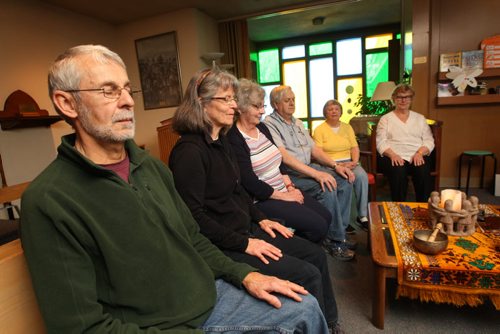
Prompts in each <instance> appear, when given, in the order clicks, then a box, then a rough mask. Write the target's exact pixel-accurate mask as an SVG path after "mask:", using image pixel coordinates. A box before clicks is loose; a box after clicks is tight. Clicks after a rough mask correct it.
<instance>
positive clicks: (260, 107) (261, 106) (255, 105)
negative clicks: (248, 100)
mask: <svg viewBox="0 0 500 334" xmlns="http://www.w3.org/2000/svg"><path fill="white" fill-rule="evenodd" d="M252 107H254V108H255V109H258V110H260V109H266V107H267V105H265V104H262V105H260V106H259V105H257V104H252Z"/></svg>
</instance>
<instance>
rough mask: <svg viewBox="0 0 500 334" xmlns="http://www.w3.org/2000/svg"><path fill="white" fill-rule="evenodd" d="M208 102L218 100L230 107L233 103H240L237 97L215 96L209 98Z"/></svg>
mask: <svg viewBox="0 0 500 334" xmlns="http://www.w3.org/2000/svg"><path fill="white" fill-rule="evenodd" d="M207 100H217V101H221V102H223V103H225V104H227V105H228V106H229V105H231V102H233V101H234V103H238V98H237V97H236V96H214V97H209V98H207Z"/></svg>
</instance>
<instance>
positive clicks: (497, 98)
mask: <svg viewBox="0 0 500 334" xmlns="http://www.w3.org/2000/svg"><path fill="white" fill-rule="evenodd" d="M446 73H447V72H439V73H438V81H440V82H442V81H451V79H449V78H447V77H446ZM498 78H500V68H489V69H484V70H483V73H481V75H478V76H477V77H476V79H494V80H495V79H498ZM492 103H500V94H487V95H463V96H443V97H438V98H437V105H438V106H447V105H467V104H492Z"/></svg>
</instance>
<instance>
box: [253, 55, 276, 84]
mask: <svg viewBox="0 0 500 334" xmlns="http://www.w3.org/2000/svg"><path fill="white" fill-rule="evenodd" d="M257 73H258V74H259V75H258V81H259V82H260V83H268V82H277V81H280V61H279V51H278V49H269V50H261V51H259V61H258V63H257Z"/></svg>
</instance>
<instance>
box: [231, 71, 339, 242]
mask: <svg viewBox="0 0 500 334" xmlns="http://www.w3.org/2000/svg"><path fill="white" fill-rule="evenodd" d="M264 96H265V91H264V89H263V88H262V87H260V86H259V85H258V84H257V83H255V82H252V81H250V80H247V79H241V80H240V86H239V91H238V110H239V116H238V117H237V120H236V122H235V124H234V125H233V127H232V128H231V129H230V130H229V132H228V134H227V137H228V139H229V142H230V143H231V145H232V148H233V150H234V152H235V155H236V158H237V161H238V165H239V169H240V174H241V184H242V185H243V187H244V188H245V190H246V191H247V192H248V193H249V194H250V195H251V196H252V197H253V198H254V200H255V201H256V203H255V205H256V206H257V208H259V209H260V210H261V211H262V212H264V213H265V214H266V215H267V216H268V217H272V218H277V219H280V220H283V222H284V223H285V225H286V226H289V227H292V228H293V229H294V230H295V232H296V233H297V235H299V236H301V237H304V238H306V239H308V240H311V241H313V242H320V241H322V240H323V238H324V237H325V235H326V232H327V231H328V226H329V224H330V221H331V219H332V216H331V214H330V212H329V211H328V210H327V209H326V208H325V207H324V206H323V205H321V204H320V203H319V202H318V201H316V200H315V199H313V198H312V197H310V196H308V195H306V194H303V193H302V192H301V191H300V190H299V189H297V188H295V186H294V184H293V183H292V181H291V180H290V178H289V177H288V175H287V174H286V167H284V165H283V164H282V156H281V153H280V151H279V150H278V148H277V147H276V145H274V141H273V139H272V136H271V133H270V132H269V129H268V128H267V127H266V126H265V124H263V123H261V122H260V120H261V118H262V115H263V114H264Z"/></svg>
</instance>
